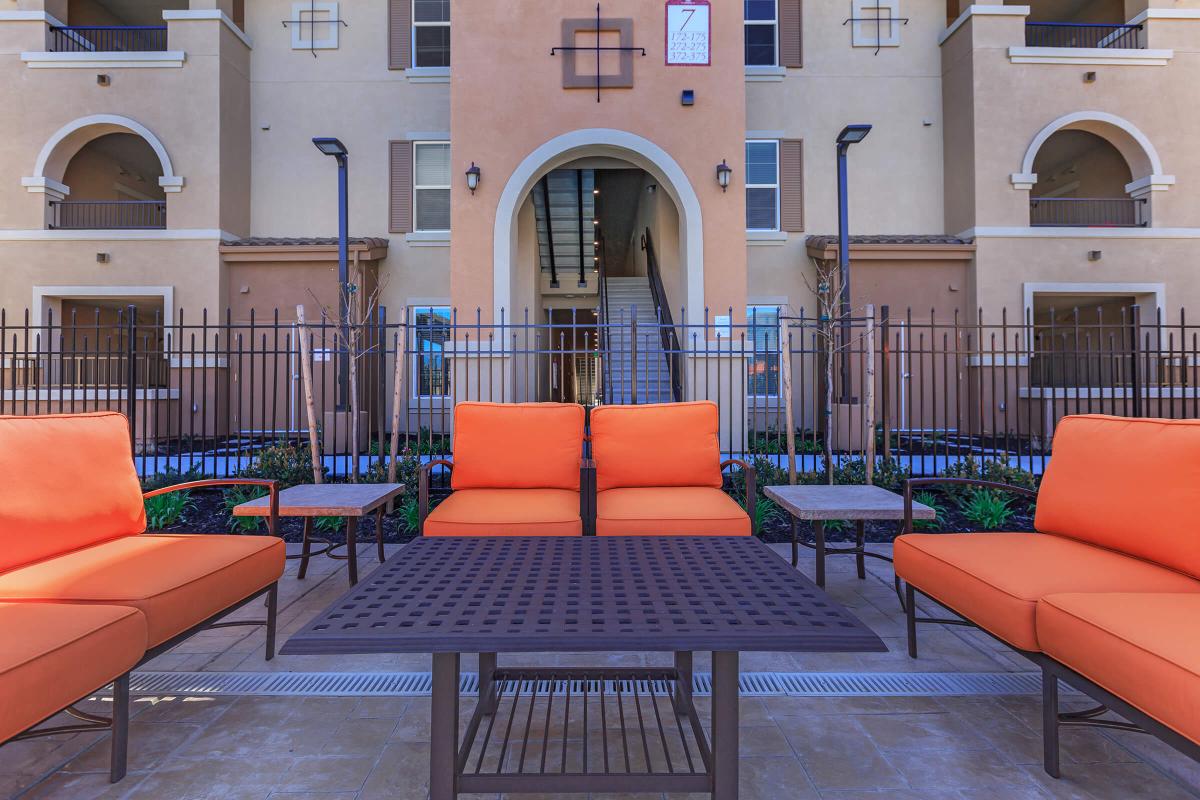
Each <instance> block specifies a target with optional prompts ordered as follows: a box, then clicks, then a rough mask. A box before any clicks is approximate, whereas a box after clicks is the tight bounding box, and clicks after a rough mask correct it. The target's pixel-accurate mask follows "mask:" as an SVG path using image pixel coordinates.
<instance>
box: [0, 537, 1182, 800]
mask: <svg viewBox="0 0 1200 800" xmlns="http://www.w3.org/2000/svg"><path fill="white" fill-rule="evenodd" d="M370 550H371V546H370V545H364V546H363V547H362V550H361V556H362V566H363V567H364V569H367V570H369V569H370V567H371V566H373V563H374V562H373V556H372V554H371V552H370ZM781 550H783V548H782V547H781ZM806 558H807V560H802V562H801V569H802V570H805V571H807V572H808V573H809V574H811V567H812V560H811V556H807V554H806ZM869 568H870V569H869V572H868V577H867V580H865V581H859V580H857V578H855V576H854V572H853V560H852V559H846V558H841V559H832V560H831V561H830V570H829V591H830V594H831V595H833V597H834V598H835V599H836V600H838V601H839V602H841V603H843V604H845V605H846V606H848V607H850V608H851V609H852V610H853V611H854V612H855V613H856V614H858V615H859V616H860V618H862V619H863V620H864V622H866V623H867V624H868V625H870V626H871V627H872V628H873V629H875V630H876V631H877V632H879V633H880V635H881V636H882V637H883V638H884V639H885V640H886V641H887V643H888V645H889V647H890V648H891V651H890V652H888V653H880V654H869V655H854V656H839V655H811V656H809V655H806V656H791V655H787V654H783V655H779V654H754V653H751V654H747V655H745V656H744V658H743V668H744V669H746V670H748V671H765V670H814V671H822V672H833V671H886V672H901V671H921V672H930V671H947V670H955V669H957V670H977V671H1009V670H1022V671H1024V670H1028V669H1029V665H1027V664H1024V663H1022V662H1021V660H1020V659H1019V657H1014V656H1012V655H1011V654H1010V653H1008V652H1007V651H1005V650H1003V648H1001V647H998V646H997V645H996V643H995V642H994V641H992V640H991V639H990V638H989V637H986V636H983V635H981V634H979V633H978V632H975V631H971V630H969V629H962V628H950V627H947V628H935V627H933V626H928V627H927V628H924V629H923V630H922V648H923V652H922V658H921V659H920V660H918V661H912V660H911V659H909V658H908V657H907V655H906V654H905V653H904V651H903V635H904V631H903V624H902V619H901V617H900V613H899V609H898V607H897V605H896V598H895V595H894V594H893V592H892V589H891V585H890V582H891V572H890V567H889V566H888V565H886V564H876V563H874V562H872V563H870V564H869ZM294 569H295V564H294V562H293V563H291V564H289V572H291V573H292V575H294ZM343 569H344V566H343V565H341V564H340V563H335V562H332V561H330V560H328V559H318V560H316V561H314V562H313V563H312V565H311V566H310V572H309V577H308V579H307V580H305V581H303V582H301V581H297V580H295V579H294V578H293V577H287V578H285V580H284V581H283V583H282V584H281V616H280V620H281V627H282V630H281V638H284V637H286V636H287V635H288V634H289V633H291V632H292V631H294V630H297V629H298V628H299V627H300V626H301V625H302V624H303V623H304V622H305V621H306V620H307V619H309V618H310V617H311V616H313V615H315V614H316V613H317V612H318V611H320V610H321V609H323V608H324V607H325V605H326V604H327V603H328V602H329V601H330V600H332V599H333V598H335V597H337V596H338V595H339V594H340V593H341V592H342V591H343V589H344V581H345V575H344V573H343V572H342V570H343ZM256 612H258V609H248V610H247V611H245V612H242V613H245V614H247V616H252V615H254V614H255V613H256ZM261 645H262V634H261V633H260V632H258V631H256V630H253V629H248V630H245V631H243V630H241V629H232V631H229V630H227V631H220V632H213V633H206V634H202V635H200V636H197V637H195V638H194V639H193V640H192V641H190V642H188V643H186V644H185V645H184V646H182V647H180V648H177V649H176V650H175V651H173V652H171V653H168V654H166V655H164V656H161V657H160V658H158V659H156V660H155V661H154V662H153V663H152V664H151V665H150V666H149V667H148V668H149V669H153V670H185V671H204V670H215V671H225V670H231V671H267V670H270V671H353V670H363V671H371V672H383V671H389V670H398V671H410V670H411V671H422V670H428V669H429V666H430V663H429V662H430V659H429V657H428V656H421V655H413V656H361V657H337V658H336V659H334V658H327V657H285V656H281V657H278V658H277V659H276V660H275V661H274V662H272V663H270V664H267V663H265V662H264V661H263V660H262V655H261ZM697 656H698V657H697V664H696V667H697V669H701V670H706V669H708V659H707V657H706V656H705V655H704V654H697ZM518 660H519V661H524V662H526V663H542V664H545V663H547V662H546V660H545V657H543V658H540V659H539V657H538V656H537V654H532V655H527V656H522V657H521V658H520V659H513V662H517V661H518ZM647 660H648V658H647V657H646V656H642V655H637V654H624V653H615V654H611V655H609V656H607V657H606V658H605V661H606V662H607V663H611V664H623V665H628V664H642V663H646V662H647ZM555 663H560V664H563V665H567V664H589V663H590V664H594V663H596V657H595V656H594V655H586V654H584V655H577V656H572V655H566V656H561V657H559V658H557V659H556V660H555ZM463 668H464V669H465V670H472V669H474V668H475V665H474V664H473V663H472V662H471V659H465V660H464V665H463ZM472 706H473V703H472V702H471V701H466V702H464V715H465V714H467V713H469V712H470V709H471V708H472ZM697 706H698V708H699V711H700V713H701V714H702V715H707V713H708V711H709V708H708V702H707V698H698V699H697ZM740 722H741V726H742V730H741V741H742V751H741V790H742V791H741V796H742V800H777V799H780V798H788V800H917V799H918V798H920V799H921V800H994V799H995V798H1004V800H1054V799H1055V798H1062V799H1063V800H1110V799H1111V800H1127V799H1128V798H1133V797H1139V798H1141V797H1145V798H1154V800H1200V770H1198V769H1197V767H1196V765H1194V764H1193V763H1192V762H1190V761H1188V760H1187V759H1184V758H1182V757H1181V756H1178V755H1177V754H1175V753H1174V752H1173V751H1171V750H1170V749H1169V748H1166V747H1165V746H1162V745H1161V744H1159V743H1157V742H1154V741H1153V740H1150V739H1147V738H1145V737H1136V736H1133V735H1130V734H1124V733H1118V732H1098V731H1089V730H1067V731H1064V733H1063V765H1064V766H1063V773H1064V777H1063V778H1062V779H1061V780H1059V781H1054V780H1052V779H1050V778H1048V777H1047V776H1046V775H1045V774H1044V773H1043V772H1042V770H1041V766H1040V762H1041V735H1040V729H1039V725H1040V722H1039V699H1038V698H1036V697H998V698H991V697H937V698H930V697H767V698H744V699H743V702H742V707H741V715H740ZM610 727H611V726H610ZM130 754H131V756H130V773H129V776H128V777H127V778H126V779H125V781H123V782H122V783H120V784H118V785H116V786H110V785H109V784H108V783H107V774H106V770H107V758H108V740H107V737H105V736H101V735H97V734H87V735H75V736H62V737H53V738H48V739H43V740H34V741H30V742H17V743H13V744H10V745H7V746H5V747H2V748H0V797H8V798H21V800H28V799H30V798H51V799H53V800H93V798H105V799H109V798H111V799H113V800H138V799H139V798H154V800H163V798H186V799H187V800H209V798H212V799H213V800H216V799H217V798H220V800H238V799H239V798H247V799H248V800H384V799H385V798H386V800H410V799H411V800H424V798H426V796H427V792H428V786H427V774H428V760H429V700H428V698H298V697H188V696H163V697H137V698H135V705H134V719H133V724H132V729H131V741H130ZM464 797H465V798H466V800H483V798H487V800H500V798H499V797H498V796H496V795H476V796H464ZM515 797H521V798H523V799H524V800H537V797H538V796H536V795H517V796H515ZM574 797H582V796H580V795H574ZM685 797H688V796H687V795H658V794H638V795H601V794H595V795H592V797H591V800H648V799H649V798H657V799H658V800H682V798H685ZM697 797H698V796H697ZM689 800H690V798H689Z"/></svg>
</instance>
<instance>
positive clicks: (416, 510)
mask: <svg viewBox="0 0 1200 800" xmlns="http://www.w3.org/2000/svg"><path fill="white" fill-rule="evenodd" d="M396 513H397V514H399V515H400V527H401V528H402V529H403V531H404V532H405V533H416V532H417V531H418V530H419V529H420V527H421V508H420V506H419V505H418V504H417V498H416V497H415V496H414V497H408V498H405V499H404V501H403V502H401V503H400V505H399V506H397V507H396Z"/></svg>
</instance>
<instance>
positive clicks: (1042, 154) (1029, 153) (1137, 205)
mask: <svg viewBox="0 0 1200 800" xmlns="http://www.w3.org/2000/svg"><path fill="white" fill-rule="evenodd" d="M1012 183H1013V186H1014V187H1015V188H1017V189H1021V190H1026V191H1029V192H1030V224H1031V225H1034V226H1038V225H1050V226H1065V227H1132V226H1144V225H1149V224H1150V207H1149V199H1150V196H1151V194H1152V193H1153V192H1156V191H1165V190H1167V189H1168V188H1170V187H1171V186H1172V185H1173V184H1174V183H1175V177H1174V176H1173V175H1167V174H1165V172H1164V170H1163V166H1162V161H1161V159H1160V158H1159V156H1158V151H1157V150H1155V148H1154V145H1153V144H1152V143H1151V142H1150V140H1149V139H1148V138H1147V137H1146V135H1145V134H1144V133H1142V132H1141V131H1140V130H1139V129H1138V128H1137V127H1136V126H1134V125H1133V124H1132V123H1131V122H1129V121H1128V120H1125V119H1122V118H1121V117H1118V116H1116V115H1114V114H1108V113H1105V112H1099V111H1081V112H1077V113H1074V114H1068V115H1065V116H1063V117H1060V118H1058V119H1056V120H1054V121H1053V122H1051V123H1050V124H1048V125H1046V126H1045V127H1044V128H1042V130H1041V131H1039V132H1038V134H1037V135H1036V136H1035V137H1034V138H1033V141H1032V142H1030V144H1029V147H1028V148H1027V149H1026V151H1025V157H1024V159H1023V160H1022V162H1021V170H1020V172H1015V173H1013V175H1012Z"/></svg>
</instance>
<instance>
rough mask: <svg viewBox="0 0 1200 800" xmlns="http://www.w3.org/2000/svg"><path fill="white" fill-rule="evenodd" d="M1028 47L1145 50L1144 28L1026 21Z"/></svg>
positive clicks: (1138, 26)
mask: <svg viewBox="0 0 1200 800" xmlns="http://www.w3.org/2000/svg"><path fill="white" fill-rule="evenodd" d="M1025 46H1026V47H1087V48H1108V49H1125V50H1133V49H1142V48H1145V46H1146V44H1145V40H1144V37H1143V36H1142V26H1141V25H1110V24H1100V23H1077V22H1026V23H1025Z"/></svg>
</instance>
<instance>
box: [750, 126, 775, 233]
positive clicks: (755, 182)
mask: <svg viewBox="0 0 1200 800" xmlns="http://www.w3.org/2000/svg"><path fill="white" fill-rule="evenodd" d="M746 230H748V231H777V230H779V142H777V141H773V140H762V139H759V140H751V141H748V142H746Z"/></svg>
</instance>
